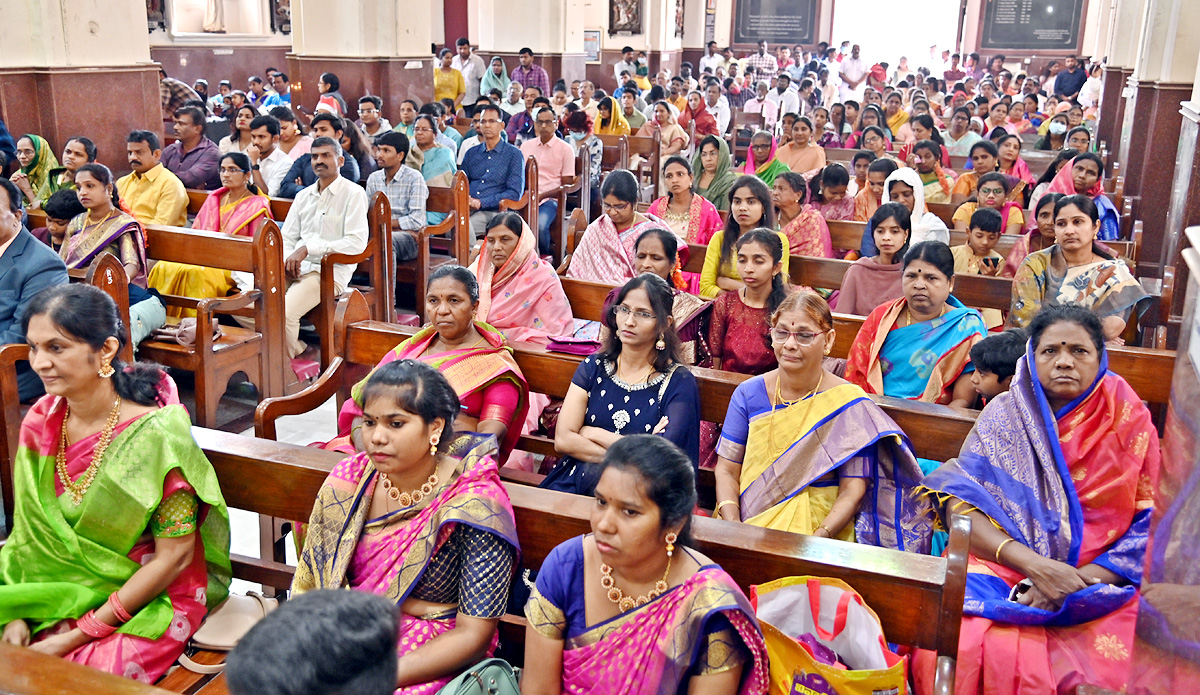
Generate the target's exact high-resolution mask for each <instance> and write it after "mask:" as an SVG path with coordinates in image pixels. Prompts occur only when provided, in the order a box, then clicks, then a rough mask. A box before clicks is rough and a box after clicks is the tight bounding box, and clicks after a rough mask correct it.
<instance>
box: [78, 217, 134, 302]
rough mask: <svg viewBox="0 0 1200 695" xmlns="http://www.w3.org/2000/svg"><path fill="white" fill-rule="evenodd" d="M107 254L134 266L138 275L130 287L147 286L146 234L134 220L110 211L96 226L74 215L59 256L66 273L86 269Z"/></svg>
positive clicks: (131, 281) (84, 218) (85, 218)
mask: <svg viewBox="0 0 1200 695" xmlns="http://www.w3.org/2000/svg"><path fill="white" fill-rule="evenodd" d="M105 251H107V252H109V253H111V254H112V255H114V256H116V257H117V260H119V261H121V263H122V264H123V265H124V264H129V263H135V264H137V266H138V274H137V275H136V276H135V277H134V278H133V279H131V280H130V284H134V285H138V286H139V287H145V286H146V234H145V232H144V231H142V225H141V223H140V222H138V221H137V220H135V219H133V216H131V215H129V214H128V213H126V212H124V211H122V210H113V211H112V212H111V213H110V214H109V215H108V216H107V217H105V218H104V219H102V220H100V221H99V222H97V223H95V224H89V223H88V213H87V212H83V213H81V214H79V215H76V216H75V218H74V219H73V220H71V223H70V224H69V225H67V232H66V235H65V236H64V237H63V244H62V248H61V249H59V255H61V256H62V259H63V262H64V263H66V264H67V268H68V269H76V268H86V267H88V266H89V265H91V263H92V261H93V260H95V259H96V256H99V255H100V254H101V253H103V252H105Z"/></svg>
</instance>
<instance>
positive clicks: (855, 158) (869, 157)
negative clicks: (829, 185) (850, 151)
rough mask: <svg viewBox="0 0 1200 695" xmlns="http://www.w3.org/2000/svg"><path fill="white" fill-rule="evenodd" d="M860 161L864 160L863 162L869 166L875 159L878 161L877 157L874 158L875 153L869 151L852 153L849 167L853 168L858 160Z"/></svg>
mask: <svg viewBox="0 0 1200 695" xmlns="http://www.w3.org/2000/svg"><path fill="white" fill-rule="evenodd" d="M860 159H865V160H867V164H870V163H871V162H874V161H875V160H876V159H879V157H876V156H875V153H874V152H872V151H871V150H859V151H858V152H855V153H854V156H853V157H851V158H850V166H854V165H855V164H858V160H860Z"/></svg>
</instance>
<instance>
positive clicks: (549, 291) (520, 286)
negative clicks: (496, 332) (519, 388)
mask: <svg viewBox="0 0 1200 695" xmlns="http://www.w3.org/2000/svg"><path fill="white" fill-rule="evenodd" d="M471 272H473V273H475V278H476V279H477V280H479V308H478V309H477V311H476V317H477V318H478V319H479V320H480V321H486V322H487V323H489V324H492V325H494V326H496V327H497V328H499V329H500V330H502V331H504V334H505V336H507V337H508V339H509V340H514V341H525V342H531V343H538V344H540V345H545V344H547V343H548V342H550V338H551V336H556V335H568V334H570V333H572V332H573V331H574V330H575V319H574V317H573V315H572V313H571V305H570V303H569V302H567V295H566V294H564V293H563V289H562V283H561V282H559V280H558V274H557V273H555V272H554V268H553V267H552V266H550V265H549V264H548V263H546V262H545V261H543V260H542V259H541V258H540V257H539V256H538V253H537V240H536V239H534V236H533V231H532V230H531V229H530V228H529V225H527V224H525V223H524V221H522V222H521V238H520V240H519V241H518V242H517V248H516V250H514V251H513V253H512V255H511V256H509V257H508V260H506V261H505V262H504V265H502V266H501V267H500V269H499V270H496V266H495V265H493V264H492V260H491V249H490V248H489V247H488V242H487V239H486V238H485V239H484V242H483V248H482V249H481V250H480V252H479V256H478V257H477V258H476V259H475V264H474V265H473V266H471Z"/></svg>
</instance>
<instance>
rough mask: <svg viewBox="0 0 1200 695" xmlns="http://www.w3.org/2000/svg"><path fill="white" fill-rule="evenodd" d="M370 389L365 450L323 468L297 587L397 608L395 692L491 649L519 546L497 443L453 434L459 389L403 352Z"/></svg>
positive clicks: (448, 672) (414, 688)
mask: <svg viewBox="0 0 1200 695" xmlns="http://www.w3.org/2000/svg"><path fill="white" fill-rule="evenodd" d="M362 396H363V402H364V407H363V416H364V417H363V428H362V434H363V442H364V443H365V446H366V451H363V452H359V453H357V454H355V455H353V456H351V457H349V458H347V459H345V460H343V461H342V462H341V463H339V464H338V465H337V466H336V467H335V468H334V469H333V471H331V472H330V474H329V476H328V478H326V480H325V483H324V485H322V486H321V490H320V492H318V493H317V502H316V505H315V506H314V507H313V513H312V517H311V519H310V521H309V525H308V536H307V538H306V540H305V544H304V550H303V551H302V552H301V555H300V562H299V564H298V565H297V568H296V577H295V579H294V580H293V582H292V591H293V592H295V593H303V592H306V591H311V590H315V589H340V588H350V589H353V590H356V591H367V592H371V593H373V594H378V595H380V596H384V597H386V598H388V599H389V600H392V601H394V602H395V603H396V606H397V608H398V609H399V610H400V635H399V637H400V640H399V644H398V645H397V652H398V654H399V657H400V660H399V664H398V666H397V673H396V688H397V690H396V692H397V693H398V694H400V693H402V694H403V695H426V694H431V693H436V692H437V691H438V690H440V689H441V688H442V687H443V686H444V685H446V683H448V682H449V681H450V680H452V679H453V678H454V677H456V676H458V675H459V674H460V673H462V672H463V671H464V670H465V669H467V668H468V667H470V666H471V665H473V664H475V663H477V662H478V661H479V660H481V659H483V658H484V657H486V656H490V655H491V654H492V653H494V652H495V649H496V644H497V633H496V625H497V623H498V622H499V619H500V616H502V615H503V614H504V608H505V604H506V603H507V601H508V592H509V588H510V585H511V583H512V578H513V572H514V568H515V567H516V561H517V555H518V552H519V550H518V544H517V533H516V521H515V520H514V519H513V511H512V504H511V503H510V502H509V500H508V494H507V493H506V492H505V490H504V486H503V485H502V484H501V483H500V475H499V471H498V469H497V466H496V443H495V440H494V439H492V438H490V437H481V436H479V435H475V434H457V435H456V434H455V432H454V418H455V415H456V414H457V413H458V410H459V407H460V406H459V401H458V396H456V395H455V393H454V389H453V388H452V387H451V386H450V383H449V382H448V381H446V379H445V378H444V377H443V376H442V375H441V374H440V373H439V372H438V371H437V370H435V369H434V368H432V367H430V366H428V365H426V364H422V363H420V362H417V361H415V360H399V361H396V362H391V363H389V364H387V365H386V366H384V367H381V368H380V369H377V370H376V371H375V372H374V373H373V374H372V375H371V377H370V378H369V379H368V380H367V384H366V387H365V389H364V392H363V394H362Z"/></svg>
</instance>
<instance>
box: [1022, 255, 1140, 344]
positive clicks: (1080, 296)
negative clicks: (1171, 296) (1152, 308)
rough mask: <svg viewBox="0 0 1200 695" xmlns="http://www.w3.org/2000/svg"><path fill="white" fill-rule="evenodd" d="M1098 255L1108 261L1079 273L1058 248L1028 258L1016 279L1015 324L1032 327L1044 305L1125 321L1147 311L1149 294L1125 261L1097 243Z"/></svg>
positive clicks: (1079, 270)
mask: <svg viewBox="0 0 1200 695" xmlns="http://www.w3.org/2000/svg"><path fill="white" fill-rule="evenodd" d="M1024 236H1028V235H1024ZM1092 253H1094V254H1096V255H1097V256H1099V257H1101V258H1103V259H1104V260H1103V261H1100V262H1098V263H1089V264H1087V265H1083V266H1078V267H1075V268H1068V267H1067V263H1066V260H1065V259H1064V258H1063V255H1062V249H1060V248H1059V246H1058V244H1055V245H1053V246H1050V247H1049V248H1045V249H1042V250H1041V251H1036V252H1034V253H1031V254H1029V255H1028V256H1026V257H1025V260H1024V261H1022V262H1021V265H1020V267H1018V268H1017V273H1016V276H1015V277H1014V278H1013V289H1012V292H1013V301H1012V312H1011V314H1010V316H1009V321H1010V322H1011V323H1012V325H1014V326H1018V327H1024V326H1028V325H1029V322H1030V321H1032V320H1033V317H1034V316H1036V315H1037V313H1038V312H1039V311H1041V309H1042V307H1043V306H1056V305H1059V304H1075V305H1077V306H1081V307H1083V308H1084V309H1087V310H1088V311H1091V312H1092V313H1094V314H1096V315H1097V316H1100V317H1102V318H1103V317H1105V316H1122V317H1125V316H1127V315H1128V312H1129V311H1131V310H1134V309H1139V306H1140V307H1141V308H1140V310H1139V313H1140V311H1144V310H1145V302H1144V300H1146V299H1148V298H1149V295H1148V294H1146V291H1145V290H1144V289H1142V284H1141V282H1139V281H1138V279H1137V278H1135V277H1134V276H1133V273H1132V272H1130V270H1129V267H1128V266H1127V265H1125V262H1124V261H1122V260H1121V259H1119V258H1116V257H1114V256H1113V255H1112V254H1111V253H1108V252H1107V251H1105V250H1104V249H1103V248H1102V247H1101V246H1100V245H1099V244H1098V243H1095V242H1093V243H1092Z"/></svg>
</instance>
